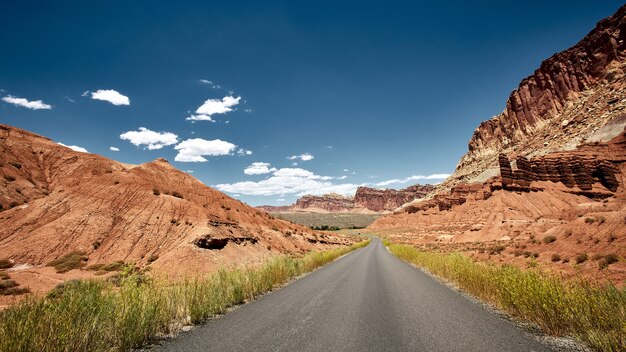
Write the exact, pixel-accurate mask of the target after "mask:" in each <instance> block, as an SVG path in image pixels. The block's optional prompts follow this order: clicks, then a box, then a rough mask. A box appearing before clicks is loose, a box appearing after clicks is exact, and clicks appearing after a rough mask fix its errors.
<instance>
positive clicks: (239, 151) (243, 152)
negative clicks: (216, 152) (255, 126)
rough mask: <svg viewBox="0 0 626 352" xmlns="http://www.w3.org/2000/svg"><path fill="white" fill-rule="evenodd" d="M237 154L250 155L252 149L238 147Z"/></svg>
mask: <svg viewBox="0 0 626 352" xmlns="http://www.w3.org/2000/svg"><path fill="white" fill-rule="evenodd" d="M237 155H252V150H248V149H242V148H239V149H237Z"/></svg>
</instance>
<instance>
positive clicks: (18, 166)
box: [9, 161, 22, 169]
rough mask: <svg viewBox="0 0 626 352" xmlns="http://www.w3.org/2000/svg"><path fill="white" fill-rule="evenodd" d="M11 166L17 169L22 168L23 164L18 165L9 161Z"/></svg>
mask: <svg viewBox="0 0 626 352" xmlns="http://www.w3.org/2000/svg"><path fill="white" fill-rule="evenodd" d="M9 164H11V165H12V166H13V167H14V168H16V169H21V168H22V164H20V163H18V162H17V161H9Z"/></svg>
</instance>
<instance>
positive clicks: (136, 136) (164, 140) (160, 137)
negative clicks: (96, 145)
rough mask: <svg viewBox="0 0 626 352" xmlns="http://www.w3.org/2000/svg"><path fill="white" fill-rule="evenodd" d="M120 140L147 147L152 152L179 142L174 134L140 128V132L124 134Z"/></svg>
mask: <svg viewBox="0 0 626 352" xmlns="http://www.w3.org/2000/svg"><path fill="white" fill-rule="evenodd" d="M120 138H121V139H123V140H127V141H129V142H130V143H132V144H134V145H136V146H138V147H139V146H141V145H145V146H147V148H148V149H150V150H154V149H161V148H163V147H165V146H168V145H172V144H176V143H177V142H178V136H177V135H175V134H174V133H171V132H155V131H152V130H149V129H147V128H145V127H139V131H128V132H124V133H122V134H120Z"/></svg>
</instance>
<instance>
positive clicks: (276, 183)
mask: <svg viewBox="0 0 626 352" xmlns="http://www.w3.org/2000/svg"><path fill="white" fill-rule="evenodd" d="M332 179H333V177H330V176H320V175H316V174H314V173H313V172H311V171H308V170H305V169H301V168H282V169H279V170H276V171H274V172H273V174H272V175H271V176H270V177H268V178H266V179H264V180H261V181H259V182H252V181H243V182H236V183H231V184H218V185H215V186H214V187H215V188H217V189H218V190H220V191H224V192H229V193H238V194H246V195H254V196H272V195H286V194H296V195H299V196H302V195H305V194H325V193H331V192H334V193H340V194H347V195H352V194H354V192H355V191H356V188H357V187H358V186H359V185H355V184H351V183H340V184H336V183H332V182H331V181H330V180H332Z"/></svg>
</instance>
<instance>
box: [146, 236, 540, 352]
mask: <svg viewBox="0 0 626 352" xmlns="http://www.w3.org/2000/svg"><path fill="white" fill-rule="evenodd" d="M157 350H159V351H359V352H363V351H462V352H471V351H480V352H485V351H524V352H528V351H549V350H550V349H549V348H548V347H547V346H545V345H543V344H542V343H540V342H539V341H538V340H536V339H535V338H534V337H533V336H531V335H529V334H527V333H525V332H524V331H522V330H521V329H519V328H518V327H517V326H515V324H513V323H512V322H510V321H508V320H505V319H502V318H500V317H498V316H497V315H495V314H493V313H491V312H489V311H488V310H486V309H485V308H484V307H482V306H480V305H479V304H476V303H474V302H472V301H471V300H469V299H467V298H466V297H465V296H463V295H461V294H460V293H458V292H456V291H454V290H451V289H450V288H448V287H446V286H445V285H442V284H441V283H440V282H438V281H437V280H434V279H433V278H431V277H429V276H428V275H426V274H424V273H422V272H421V271H419V270H418V269H416V268H414V267H413V266H411V265H408V264H406V263H405V262H403V261H402V260H400V259H398V258H396V257H395V256H394V255H392V254H390V253H389V252H388V251H387V250H386V248H385V247H384V246H383V244H382V243H381V241H380V240H379V239H377V238H373V239H372V243H371V244H370V245H369V246H367V247H365V248H363V249H359V250H357V251H355V252H353V253H350V254H348V255H347V256H345V257H343V258H341V259H339V260H337V261H335V262H333V263H331V264H329V265H327V266H325V267H323V268H321V269H319V270H317V271H315V272H313V273H311V274H309V275H307V276H305V277H304V278H302V279H300V280H297V281H295V282H293V283H291V284H289V285H287V286H285V287H284V288H282V289H280V290H277V291H275V292H272V293H270V294H267V295H265V296H263V297H262V298H260V299H259V300H257V301H254V302H252V303H249V304H246V305H244V306H242V307H240V308H238V309H236V310H234V311H232V312H230V313H228V314H226V315H224V316H222V317H220V318H217V319H215V320H212V321H210V322H208V323H207V324H205V325H202V326H199V327H197V328H195V329H193V330H191V331H190V332H188V333H184V334H181V335H180V336H179V337H178V338H176V339H173V340H171V341H167V342H165V343H164V344H163V345H162V346H160V347H158V348H157Z"/></svg>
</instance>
